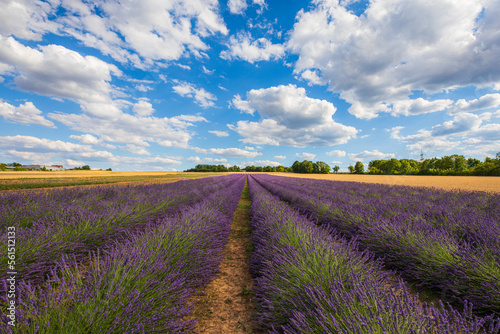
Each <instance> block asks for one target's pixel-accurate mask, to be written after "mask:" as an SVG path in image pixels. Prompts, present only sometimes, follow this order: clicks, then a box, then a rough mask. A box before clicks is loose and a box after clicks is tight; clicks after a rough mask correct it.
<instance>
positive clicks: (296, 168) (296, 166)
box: [292, 160, 300, 173]
mask: <svg viewBox="0 0 500 334" xmlns="http://www.w3.org/2000/svg"><path fill="white" fill-rule="evenodd" d="M292 172H294V173H300V162H299V161H298V160H295V162H294V163H293V165H292Z"/></svg>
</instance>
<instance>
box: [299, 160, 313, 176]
mask: <svg viewBox="0 0 500 334" xmlns="http://www.w3.org/2000/svg"><path fill="white" fill-rule="evenodd" d="M313 171H314V164H313V162H312V161H309V160H304V161H302V162H301V163H300V171H299V173H312V172H313Z"/></svg>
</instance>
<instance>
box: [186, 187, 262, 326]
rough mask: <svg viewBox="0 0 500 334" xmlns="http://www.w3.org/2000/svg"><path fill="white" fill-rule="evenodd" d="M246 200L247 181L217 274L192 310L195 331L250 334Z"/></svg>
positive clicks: (247, 203)
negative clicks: (195, 322)
mask: <svg viewBox="0 0 500 334" xmlns="http://www.w3.org/2000/svg"><path fill="white" fill-rule="evenodd" d="M249 210H250V196H249V194H248V181H247V183H246V184H245V188H244V189H243V192H242V196H241V199H240V202H239V204H238V209H237V210H236V212H235V213H234V217H233V223H232V226H231V234H230V236H229V242H228V244H227V245H226V248H225V249H224V258H223V260H222V263H221V265H220V272H219V273H218V274H217V276H216V278H215V279H214V280H213V281H212V282H211V283H210V284H209V285H208V286H207V287H206V288H205V295H204V296H201V297H200V299H199V300H198V301H197V303H196V306H195V311H194V313H193V317H194V318H196V319H198V326H197V329H196V331H198V332H199V333H210V334H212V333H213V334H232V333H236V334H239V333H253V328H252V324H251V321H250V318H251V315H252V311H253V309H254V305H253V302H252V295H253V294H252V278H251V276H250V266H249V255H250V251H251V250H250V240H249V236H250V216H249Z"/></svg>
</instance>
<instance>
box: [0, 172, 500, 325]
mask: <svg viewBox="0 0 500 334" xmlns="http://www.w3.org/2000/svg"><path fill="white" fill-rule="evenodd" d="M247 187H248V189H249V194H250V199H251V202H252V204H251V208H250V213H249V214H250V226H251V233H250V237H249V238H250V242H251V245H252V247H251V250H250V253H249V258H248V261H249V262H250V274H251V277H252V280H253V288H252V291H251V295H252V296H253V303H254V305H255V307H254V310H253V315H252V319H253V330H254V331H257V332H261V333H318V334H319V333H346V334H347V333H366V334H369V333H408V334H410V333H422V334H423V333H435V334H441V333H450V334H451V333H478V334H479V333H499V332H500V320H499V316H500V237H499V236H500V195H494V194H488V193H483V192H447V191H442V190H436V189H428V188H416V187H404V186H389V185H379V184H366V183H365V184H363V183H356V182H338V181H337V182H332V181H321V180H310V179H299V178H290V177H279V176H272V175H266V174H256V175H249V176H248V177H247V176H245V175H241V174H232V175H225V176H216V177H207V178H202V179H196V180H183V181H178V182H175V183H170V184H135V185H116V186H109V185H106V186H98V187H87V188H86V187H75V188H61V189H52V190H50V191H46V192H35V191H23V192H8V193H2V194H0V229H1V231H2V233H1V239H2V243H3V244H4V245H7V244H8V243H9V238H10V237H9V231H11V230H12V227H14V229H15V231H16V234H15V235H16V243H15V258H16V261H15V265H14V266H13V267H12V263H11V262H9V257H8V256H7V252H6V250H7V247H3V248H2V249H1V262H0V277H1V280H2V285H1V286H0V290H1V291H0V309H1V312H2V321H1V322H0V332H1V333H47V334H48V333H68V334H69V333H196V332H198V331H197V319H196V318H193V316H192V314H193V312H194V308H195V304H194V299H193V296H194V295H195V292H196V291H199V290H200V289H203V287H204V286H206V285H207V284H208V283H209V282H211V281H212V280H213V279H214V277H216V275H218V274H219V265H220V263H221V261H222V250H223V249H224V247H226V244H227V242H228V238H229V235H230V230H231V224H232V220H233V214H234V212H235V211H236V208H237V207H238V203H239V202H240V198H241V195H242V191H243V189H247ZM245 191H246V190H245ZM247 217H248V214H247ZM247 237H248V236H247ZM13 268H14V269H15V272H16V275H15V277H16V281H15V296H12V295H11V291H12V285H11V281H9V278H10V277H11V274H10V272H12V271H13ZM248 293H250V292H248ZM424 295H425V296H426V297H425V298H424V297H423V296H424ZM12 301H14V303H15V312H14V317H12V315H13V313H12V312H11V310H10V309H9V308H8V306H9V305H10V304H11V303H12ZM13 319H15V321H14V323H15V326H13V325H12V324H13V322H12V321H13ZM220 321H224V320H220ZM241 331H242V329H241V328H240V327H238V328H235V329H234V333H239V332H241ZM245 331H246V330H245Z"/></svg>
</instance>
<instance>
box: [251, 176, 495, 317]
mask: <svg viewBox="0 0 500 334" xmlns="http://www.w3.org/2000/svg"><path fill="white" fill-rule="evenodd" d="M257 180H258V181H259V182H260V183H261V184H262V185H263V186H264V187H265V188H266V189H268V190H269V191H271V192H272V193H273V194H276V195H278V196H279V197H280V198H282V199H284V200H286V201H288V202H290V203H292V205H293V206H295V207H297V208H299V209H300V210H302V212H305V213H307V214H308V215H309V216H310V217H312V218H314V219H315V220H316V221H317V222H319V223H320V224H322V225H324V226H327V227H328V228H332V229H335V230H336V231H339V232H341V233H342V235H344V236H346V237H348V238H355V239H356V240H358V242H359V243H360V245H362V247H363V248H366V249H369V250H370V251H372V252H374V253H375V254H377V255H378V256H381V257H383V258H384V262H385V264H386V266H388V267H390V268H394V269H397V270H398V271H399V272H401V273H402V275H403V277H405V278H407V279H409V280H411V281H412V282H414V283H415V284H416V285H417V286H420V287H425V288H428V289H432V290H434V291H435V292H436V293H440V294H441V298H446V299H449V300H452V301H454V302H455V303H456V304H457V305H461V304H462V303H463V302H464V301H465V300H467V301H469V302H472V304H473V305H474V309H475V311H476V312H477V313H478V314H482V315H485V314H491V313H494V314H496V315H499V314H500V195H493V194H487V193H482V192H447V191H442V190H437V189H425V188H413V187H401V186H386V185H374V184H366V183H354V182H331V181H319V180H307V179H298V178H280V177H275V176H268V175H262V176H258V177H257Z"/></svg>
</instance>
